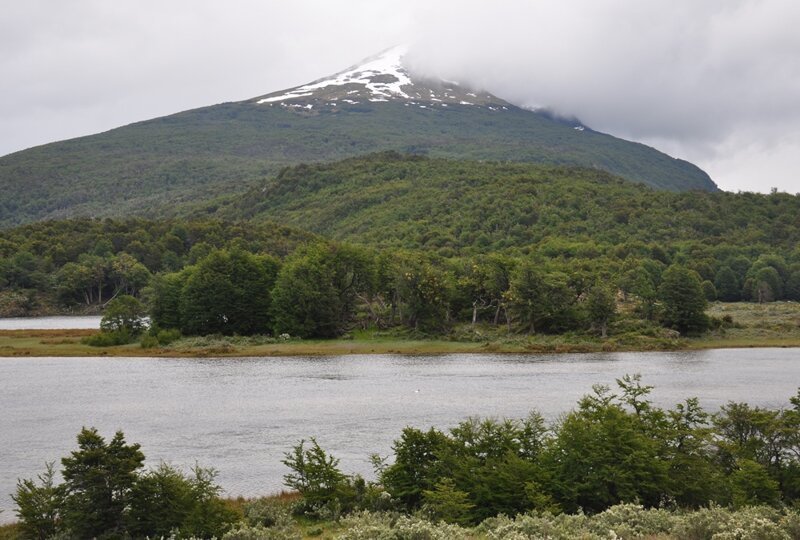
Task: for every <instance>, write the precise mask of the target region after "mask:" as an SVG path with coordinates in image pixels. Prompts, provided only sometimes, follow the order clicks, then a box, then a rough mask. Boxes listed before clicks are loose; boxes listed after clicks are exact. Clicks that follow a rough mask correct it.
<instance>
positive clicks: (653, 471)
mask: <svg viewBox="0 0 800 540" xmlns="http://www.w3.org/2000/svg"><path fill="white" fill-rule="evenodd" d="M651 390H652V387H651V386H646V385H644V384H642V381H641V378H640V377H639V376H638V375H632V376H631V375H626V376H624V377H622V378H621V379H618V380H617V388H616V389H615V390H614V392H612V390H611V389H610V388H609V387H607V386H602V385H595V386H594V387H593V391H592V393H590V394H588V395H585V396H584V397H583V398H582V399H581V400H580V401H579V402H578V404H577V406H576V407H575V408H574V409H573V410H572V411H570V412H568V413H566V414H564V415H562V416H561V417H560V418H559V419H558V420H557V421H555V422H552V423H550V424H548V423H546V422H545V420H544V419H543V417H542V416H541V415H540V414H539V413H537V412H536V411H532V412H531V413H530V414H529V415H528V416H527V417H526V418H524V419H521V420H511V419H506V420H495V419H481V418H477V417H475V418H470V419H467V420H464V421H462V422H461V423H459V424H458V425H457V426H456V427H454V428H452V429H450V430H448V431H441V430H438V429H436V428H430V429H428V430H420V429H416V428H411V427H407V428H405V429H404V430H403V431H402V433H401V434H400V436H399V437H398V438H397V439H396V440H395V442H394V445H393V447H392V455H391V456H388V457H385V458H383V457H380V456H373V457H372V463H373V466H374V470H375V478H376V479H375V480H374V481H367V480H365V479H364V478H362V477H361V476H359V475H347V474H345V473H343V472H342V471H341V470H340V469H339V461H338V459H336V458H335V457H334V456H332V455H331V454H329V453H328V452H326V451H325V450H324V449H323V448H322V447H320V445H319V444H318V443H317V442H316V440H314V439H313V438H312V439H310V441H300V442H299V443H298V444H297V445H295V446H294V447H292V448H291V449H289V450H288V451H287V452H286V453H285V455H284V459H283V463H284V464H285V465H286V467H287V473H286V475H285V476H284V484H285V485H286V486H287V487H288V488H290V489H291V490H293V494H291V495H286V494H284V495H281V496H276V497H267V498H262V499H254V500H242V499H239V500H225V499H222V498H221V497H220V492H221V490H220V488H219V487H218V486H217V485H216V483H215V472H214V471H213V470H212V469H208V468H203V467H200V466H199V465H196V466H195V467H194V468H193V469H192V470H191V473H188V474H187V473H186V472H184V471H182V470H180V469H178V468H175V467H172V466H169V465H166V464H163V463H162V464H161V465H159V466H157V467H155V468H150V469H149V470H148V469H145V468H144V458H145V456H144V453H143V452H142V450H141V447H140V446H139V445H138V444H129V443H127V441H126V440H125V437H124V435H123V434H122V433H121V432H117V433H116V434H115V435H114V437H113V438H112V439H110V440H108V441H107V440H106V439H105V438H104V437H102V436H101V435H100V434H99V433H98V432H97V431H96V430H94V429H86V428H84V429H83V430H81V432H80V433H79V434H78V437H77V442H78V449H77V450H75V451H73V452H71V453H70V455H69V456H67V457H64V458H63V459H62V460H61V476H62V478H63V482H62V483H60V484H59V483H57V481H56V467H55V464H54V463H51V464H48V465H47V466H46V468H45V471H44V472H43V473H42V474H41V475H39V477H38V478H37V479H27V480H19V481H18V485H17V489H16V491H15V493H14V494H13V495H12V498H13V499H14V501H15V503H16V505H17V508H16V515H17V517H18V518H19V519H20V522H19V523H18V524H15V525H12V526H7V527H4V528H2V529H0V534H1V535H3V536H0V538H22V539H38V538H51V537H53V538H56V537H57V538H144V537H154V536H155V537H159V536H165V535H168V534H169V535H171V537H172V538H186V539H188V538H210V537H212V536H214V537H217V538H221V539H223V540H235V539H242V540H244V539H250V540H270V539H272V540H275V539H278V540H281V539H300V538H304V537H314V536H318V537H323V538H342V539H364V540H367V539H382V538H387V539H395V538H432V539H438V538H442V539H450V538H464V539H473V538H481V539H482V538H486V539H501V538H506V539H517V538H550V539H553V540H559V539H570V540H571V539H573V538H588V539H609V540H611V539H618V538H631V539H634V538H642V539H645V538H655V537H657V538H665V539H669V538H681V539H687V538H691V539H695V538H697V539H710V540H720V539H723V540H726V539H750V538H765V539H778V540H790V539H792V538H797V536H798V534H799V533H800V512H798V510H797V508H796V506H795V505H796V502H797V501H798V499H800V461H799V460H800V452H798V450H800V391H798V394H797V395H796V396H794V397H792V398H790V400H789V403H790V406H789V407H788V408H785V409H777V410H775V409H765V408H761V407H751V406H750V405H748V404H747V403H736V402H729V403H727V404H726V405H724V406H722V407H721V408H720V410H719V411H718V412H717V413H715V414H709V413H707V412H706V411H704V410H703V409H702V408H701V407H700V406H699V403H698V400H697V399H696V398H689V399H686V400H685V401H683V402H682V403H679V404H677V405H675V406H674V408H672V409H661V408H658V407H655V406H654V405H653V404H652V402H651V401H650V399H649V394H650V392H651Z"/></svg>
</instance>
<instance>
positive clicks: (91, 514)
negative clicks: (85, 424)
mask: <svg viewBox="0 0 800 540" xmlns="http://www.w3.org/2000/svg"><path fill="white" fill-rule="evenodd" d="M143 463H144V454H142V452H141V451H140V450H139V445H138V444H131V445H129V444H127V443H126V442H125V436H124V435H123V434H122V432H117V433H116V434H115V435H114V437H113V438H112V439H111V440H110V441H109V442H106V441H105V439H104V438H103V437H101V436H100V434H99V433H97V430H95V429H85V428H84V429H83V430H81V432H80V433H79V434H78V450H76V451H74V452H72V454H71V455H70V456H69V457H65V458H64V459H62V460H61V464H62V465H63V469H62V473H61V474H62V476H63V477H64V495H65V498H64V509H63V516H64V526H65V527H66V529H67V530H69V531H71V532H72V533H73V534H74V535H76V536H77V537H79V538H93V537H108V536H121V535H122V534H123V533H124V531H125V519H126V512H127V509H128V507H129V505H130V503H131V491H132V489H133V486H134V484H135V482H136V477H137V471H138V470H139V469H140V468H141V467H142V465H143Z"/></svg>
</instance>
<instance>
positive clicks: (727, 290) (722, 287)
mask: <svg viewBox="0 0 800 540" xmlns="http://www.w3.org/2000/svg"><path fill="white" fill-rule="evenodd" d="M714 288H715V289H716V290H717V298H719V299H720V300H722V301H723V302H736V301H737V300H740V299H741V298H742V292H741V286H740V285H739V279H738V278H737V277H736V273H735V272H734V271H733V270H732V269H731V267H730V266H723V267H721V268H720V269H719V270H718V271H717V275H716V277H715V278H714Z"/></svg>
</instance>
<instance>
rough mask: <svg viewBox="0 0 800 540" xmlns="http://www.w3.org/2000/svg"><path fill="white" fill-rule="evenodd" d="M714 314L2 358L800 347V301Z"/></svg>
mask: <svg viewBox="0 0 800 540" xmlns="http://www.w3.org/2000/svg"><path fill="white" fill-rule="evenodd" d="M709 315H713V316H715V317H721V316H723V315H730V316H731V317H732V318H733V320H734V322H735V323H736V324H735V327H733V328H728V329H725V330H716V331H713V332H709V333H708V334H706V335H704V336H702V337H697V338H682V337H673V336H670V335H669V334H668V333H665V334H663V335H655V336H653V335H645V334H635V333H623V334H618V335H614V334H612V335H611V336H610V337H609V338H607V339H600V338H598V337H593V336H588V335H582V334H569V335H555V336H544V335H534V336H526V335H519V334H509V333H507V332H503V331H498V330H497V329H496V328H494V327H487V326H478V327H476V328H471V327H464V328H462V329H461V332H460V333H457V334H453V335H451V336H447V337H442V338H436V339H429V338H418V337H414V336H403V335H391V334H389V335H385V334H381V333H377V332H372V333H371V332H355V333H354V335H353V336H351V337H350V339H337V340H290V341H285V342H282V341H275V340H273V339H270V338H266V337H263V336H256V337H252V338H247V337H223V336H207V337H200V338H184V339H182V340H179V341H177V342H175V343H174V344H172V345H170V346H168V347H158V348H142V347H141V346H140V345H139V344H138V343H132V344H129V345H120V346H113V347H92V346H89V345H85V344H83V343H81V338H83V337H85V336H88V335H91V334H93V333H96V332H97V331H96V330H0V357H19V356H57V357H76V356H139V357H208V356H215V357H217V356H219V357H248V356H334V355H347V354H417V355H428V354H431V355H436V354H454V353H474V354H480V353H497V354H502V353H508V354H519V353H591V352H638V351H679V350H703V349H726V348H756V347H776V348H786V347H800V304H798V303H796V302H775V303H771V304H761V305H759V304H749V303H727V304H726V303H715V304H713V305H712V306H711V307H710V309H709Z"/></svg>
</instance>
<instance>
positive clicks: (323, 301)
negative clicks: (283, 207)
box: [149, 243, 710, 338]
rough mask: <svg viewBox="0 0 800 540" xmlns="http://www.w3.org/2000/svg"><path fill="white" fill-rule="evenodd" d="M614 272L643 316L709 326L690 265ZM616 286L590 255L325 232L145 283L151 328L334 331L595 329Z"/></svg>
mask: <svg viewBox="0 0 800 540" xmlns="http://www.w3.org/2000/svg"><path fill="white" fill-rule="evenodd" d="M648 269H650V270H652V271H653V273H652V274H651V273H650V272H649V271H648ZM624 276H625V277H626V280H624V281H621V288H622V291H624V293H626V294H630V295H631V296H632V297H634V296H635V297H636V298H637V310H638V312H639V314H640V317H642V318H643V319H644V320H650V321H659V322H661V323H662V324H664V325H666V326H669V327H672V328H675V329H676V330H678V331H679V332H681V333H690V334H691V333H700V332H703V331H704V330H706V329H707V328H708V325H709V324H710V321H709V320H708V318H707V317H706V315H705V314H704V310H705V307H706V296H705V292H704V289H703V284H702V282H701V280H700V278H699V276H698V274H697V273H696V272H694V271H691V270H688V269H687V268H685V267H683V266H680V265H672V266H669V267H666V266H665V265H663V264H662V265H660V266H659V265H655V264H653V265H650V266H643V267H636V268H634V269H632V270H631V271H629V272H627V273H626V274H624ZM617 294H618V286H617V285H616V283H615V280H614V279H613V278H612V277H611V276H610V275H608V274H607V273H606V272H605V271H604V270H603V269H600V268H597V267H594V266H586V267H583V268H580V267H579V268H576V267H574V266H572V265H569V264H564V263H560V262H557V261H547V260H542V261H535V260H526V259H513V258H509V257H503V256H499V255H490V256H487V257H483V258H476V259H469V260H456V261H442V260H436V259H431V258H428V257H425V256H423V255H421V254H419V253H413V252H393V253H386V252H375V251H372V250H368V249H365V248H359V247H354V246H347V245H338V244H329V243H316V244H311V245H307V246H303V247H301V248H299V249H298V250H297V251H296V252H295V253H293V254H292V255H291V256H289V257H287V258H286V259H285V260H284V261H283V262H280V261H279V260H278V259H276V258H274V257H269V256H257V255H252V254H250V253H247V252H245V251H242V250H236V249H232V250H220V251H215V252H213V253H211V254H209V255H208V256H207V257H205V258H204V259H202V260H201V261H199V262H198V263H197V264H196V265H191V266H187V267H186V268H184V269H183V270H181V271H180V272H176V273H171V274H166V275H162V276H158V277H156V278H155V279H154V280H153V282H152V287H151V289H150V290H149V297H150V301H151V306H152V308H151V316H152V321H153V323H154V324H155V325H156V326H157V327H159V328H175V329H179V330H180V331H181V332H182V333H184V334H189V335H196V334H201V335H202V334H216V333H218V334H227V335H231V334H239V335H250V334H257V333H274V334H276V335H278V334H289V335H290V336H297V337H303V338H311V337H315V338H333V337H338V336H341V335H343V334H345V333H346V332H348V331H349V330H350V329H352V328H354V327H359V326H360V327H364V328H368V327H373V328H374V327H377V328H389V327H393V326H398V325H402V326H406V327H408V328H411V329H414V330H417V331H421V332H426V333H441V332H444V331H446V330H447V329H448V328H450V327H451V326H452V325H454V324H456V323H473V324H474V323H477V322H482V323H484V322H485V323H489V324H495V325H505V326H507V327H508V328H513V329H516V330H518V331H522V332H527V333H531V334H533V333H537V332H544V333H563V332H569V331H594V332H597V333H598V334H600V335H603V336H605V335H606V333H607V330H608V327H609V324H610V323H611V322H612V321H613V320H614V318H615V316H616V314H617V301H618V299H617Z"/></svg>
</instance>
